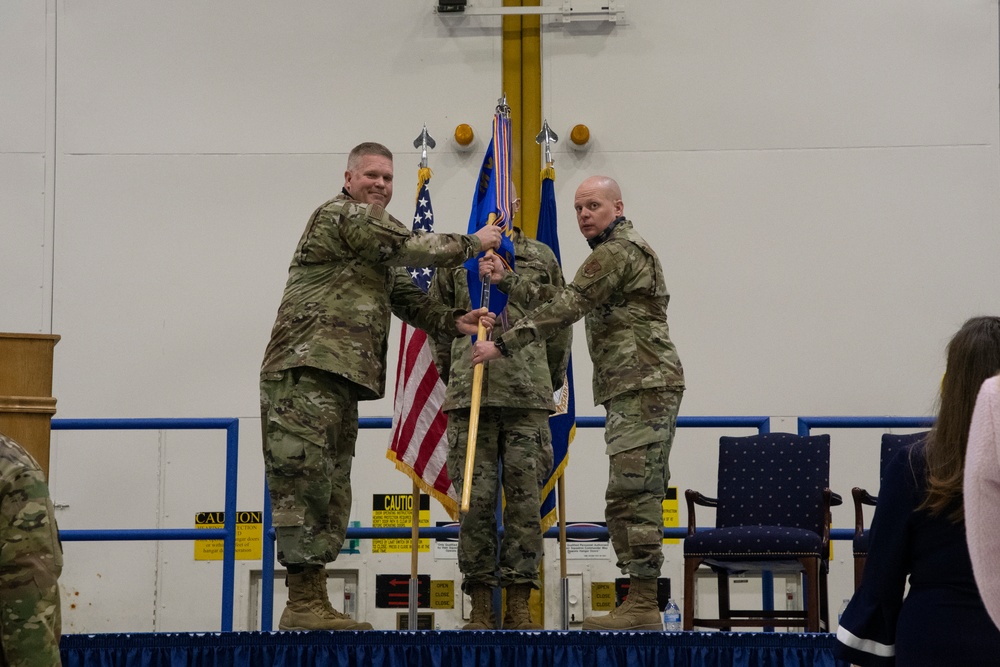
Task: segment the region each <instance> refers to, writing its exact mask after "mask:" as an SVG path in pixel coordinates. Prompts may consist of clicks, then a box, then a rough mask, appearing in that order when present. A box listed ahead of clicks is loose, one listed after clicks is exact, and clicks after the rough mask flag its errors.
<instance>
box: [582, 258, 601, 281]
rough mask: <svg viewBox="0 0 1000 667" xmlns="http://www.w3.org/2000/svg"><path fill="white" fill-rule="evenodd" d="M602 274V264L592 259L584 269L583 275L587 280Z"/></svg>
mask: <svg viewBox="0 0 1000 667" xmlns="http://www.w3.org/2000/svg"><path fill="white" fill-rule="evenodd" d="M600 272H601V262H600V260H597V259H592V260H590V261H589V262H587V265H586V266H584V267H583V275H584V276H585V277H587V278H593V277H594V276H596V275H597V274H598V273H600Z"/></svg>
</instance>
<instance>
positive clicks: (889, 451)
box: [851, 431, 928, 590]
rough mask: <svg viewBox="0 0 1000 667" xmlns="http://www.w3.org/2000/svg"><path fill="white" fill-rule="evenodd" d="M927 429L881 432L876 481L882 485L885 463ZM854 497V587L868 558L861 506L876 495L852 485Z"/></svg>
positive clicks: (875, 498)
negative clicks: (906, 431)
mask: <svg viewBox="0 0 1000 667" xmlns="http://www.w3.org/2000/svg"><path fill="white" fill-rule="evenodd" d="M927 433H928V431H921V432H920V433H907V434H904V435H897V434H895V433H883V434H882V453H881V455H880V456H879V475H878V483H879V486H880V487H881V486H882V474H883V473H884V472H885V465H886V464H887V463H888V462H889V461H890V460H891V459H892V457H893V455H894V454H895V453H896V451H897V450H899V449H900V448H902V447H909V446H910V445H912V444H914V443H916V442H919V441H921V440H923V439H924V438H925V437H927ZM851 495H852V496H853V497H854V589H855V590H857V588H858V586H860V585H861V575H862V574H864V571H865V561H866V560H867V559H868V529H867V528H865V517H864V514H863V507H864V506H865V505H871V506H874V505H875V504H877V503H878V496H873V495H871V494H870V493H868V491H866V490H865V489H862V488H860V487H857V486H856V487H854V488H853V489H851Z"/></svg>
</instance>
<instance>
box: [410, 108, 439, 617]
mask: <svg viewBox="0 0 1000 667" xmlns="http://www.w3.org/2000/svg"><path fill="white" fill-rule="evenodd" d="M435 145H436V143H435V141H434V139H433V138H432V137H431V135H430V133H429V132H427V124H426V123H424V129H423V130H421V132H420V135H419V136H418V137H417V138H416V139H414V140H413V147H414V148H419V149H420V169H427V168H428V166H427V149H428V148H434V146H435ZM418 180H419V179H418ZM419 194H420V190H419V186H418V189H417V195H418V196H419ZM419 554H420V485H419V484H417V480H416V479H415V478H414V480H413V514H412V516H411V518H410V588H409V595H408V596H407V597H408V600H409V609H408V612H407V622H406V628H407V629H408V630H416V629H417V598H418V596H419V565H418V563H419Z"/></svg>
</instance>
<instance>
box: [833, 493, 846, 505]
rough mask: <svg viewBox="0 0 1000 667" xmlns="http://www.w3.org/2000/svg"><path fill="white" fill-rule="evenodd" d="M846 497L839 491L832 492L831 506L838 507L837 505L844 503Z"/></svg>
mask: <svg viewBox="0 0 1000 667" xmlns="http://www.w3.org/2000/svg"><path fill="white" fill-rule="evenodd" d="M843 504H844V498H843V497H842V496H841V495H840V494H839V493H832V492H831V493H830V507H836V506H837V505H843Z"/></svg>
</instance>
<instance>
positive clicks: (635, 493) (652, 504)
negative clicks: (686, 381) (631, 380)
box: [604, 389, 682, 579]
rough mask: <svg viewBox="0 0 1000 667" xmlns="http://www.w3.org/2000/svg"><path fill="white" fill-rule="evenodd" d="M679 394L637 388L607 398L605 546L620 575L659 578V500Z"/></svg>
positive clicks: (666, 479) (667, 477)
mask: <svg viewBox="0 0 1000 667" xmlns="http://www.w3.org/2000/svg"><path fill="white" fill-rule="evenodd" d="M681 396H682V392H680V391H673V390H669V389H643V390H640V391H633V392H627V393H625V394H620V395H618V396H615V397H614V398H612V399H610V400H608V401H607V402H606V403H605V404H604V405H605V408H606V409H607V411H608V419H607V428H606V429H605V435H604V439H605V442H606V443H607V448H608V449H607V451H608V454H609V460H608V466H609V472H608V489H607V492H606V493H605V496H604V499H605V501H606V502H607V505H606V507H605V510H604V517H605V519H606V520H607V522H608V532H609V533H610V534H611V544H612V545H613V546H614V548H615V555H617V556H618V567H619V568H621V571H622V573H623V574H628V575H630V576H635V577H638V578H640V579H653V578H656V577H658V576H660V568H661V567H662V566H663V546H662V545H663V498H664V496H665V495H666V492H667V483H668V482H669V481H670V466H669V459H670V448H671V446H672V445H673V442H674V432H675V430H676V428H677V412H678V410H679V409H680V406H681Z"/></svg>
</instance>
